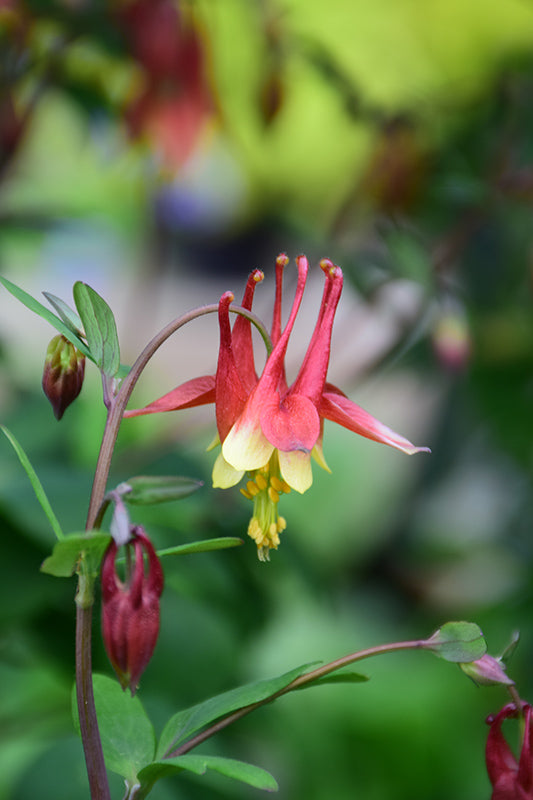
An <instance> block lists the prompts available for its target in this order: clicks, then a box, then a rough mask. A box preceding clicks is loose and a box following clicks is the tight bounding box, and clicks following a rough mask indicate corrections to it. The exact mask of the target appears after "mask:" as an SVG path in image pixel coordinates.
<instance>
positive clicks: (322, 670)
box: [165, 639, 426, 758]
mask: <svg viewBox="0 0 533 800" xmlns="http://www.w3.org/2000/svg"><path fill="white" fill-rule="evenodd" d="M425 646H426V640H425V639H415V640H413V641H406V642H392V643H391V644H381V645H377V646H376V647H369V648H367V649H366V650H359V651H358V652H357V653H351V654H350V655H348V656H343V657H342V658H338V659H337V660H336V661H331V662H330V663H329V664H324V665H323V666H320V667H317V668H316V669H314V670H312V671H311V672H306V673H305V675H300V676H299V677H298V678H295V679H294V680H293V681H291V683H289V684H288V685H287V686H285V687H284V688H283V689H280V690H279V692H276V693H275V694H273V695H271V696H270V697H266V698H265V699H264V700H259V701H258V702H257V703H251V704H250V705H249V706H244V708H239V709H238V711H233V712H232V713H231V714H228V716H227V717H223V718H222V719H220V720H218V722H215V724H214V725H210V726H209V727H208V728H206V729H205V730H204V731H202V732H201V733H198V734H197V735H196V736H193V737H192V738H191V739H189V741H187V742H185V743H184V744H182V745H180V746H179V747H177V748H176V749H175V750H173V751H172V752H171V753H169V754H168V755H165V758H175V757H176V756H182V755H184V754H185V753H188V752H189V751H190V750H192V749H193V748H195V747H197V746H198V745H199V744H201V743H202V742H205V740H206V739H209V738H210V737H211V736H214V735H215V734H216V733H218V732H219V731H221V730H223V729H224V728H227V727H228V725H231V724H232V723H233V722H237V720H239V719H242V717H245V716H246V715H247V714H250V713H251V712H252V711H255V710H256V709H257V708H260V707H261V706H264V705H267V704H268V703H271V702H272V701H273V700H277V698H278V697H281V696H282V695H284V694H287V693H288V692H292V691H294V690H295V689H301V688H303V687H304V686H306V685H307V684H309V683H312V682H313V681H316V680H318V678H323V677H324V676H325V675H329V673H330V672H334V671H335V670H337V669H340V668H341V667H345V666H348V664H354V663H355V662H356V661H363V659H365V658H371V657H372V656H379V655H382V654H384V653H394V652H396V651H397V650H420V649H423V648H424V647H425Z"/></svg>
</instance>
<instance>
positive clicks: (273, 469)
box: [241, 451, 291, 561]
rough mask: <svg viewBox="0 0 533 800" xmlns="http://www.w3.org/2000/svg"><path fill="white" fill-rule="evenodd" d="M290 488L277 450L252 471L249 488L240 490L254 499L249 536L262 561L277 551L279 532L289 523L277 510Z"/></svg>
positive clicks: (250, 498)
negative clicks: (272, 551)
mask: <svg viewBox="0 0 533 800" xmlns="http://www.w3.org/2000/svg"><path fill="white" fill-rule="evenodd" d="M290 490H291V487H290V486H289V485H288V484H287V483H286V482H285V481H284V480H283V478H282V477H281V476H280V473H279V462H278V457H277V453H276V452H275V451H274V454H273V455H272V457H271V459H270V461H269V462H268V464H266V466H264V467H261V469H256V470H254V471H253V472H251V473H250V479H249V480H248V481H247V483H246V489H241V493H242V494H243V495H244V496H245V497H247V498H248V500H253V502H254V513H253V516H252V519H251V520H250V524H249V525H248V536H250V537H251V538H252V539H253V540H254V542H255V543H256V545H257V555H258V557H259V560H260V561H269V560H270V556H269V553H270V550H271V549H274V550H277V548H278V545H279V534H280V533H281V532H282V531H284V530H285V528H286V527H287V523H286V521H285V519H284V517H280V515H279V513H278V503H279V499H280V496H281V495H282V494H288V492H290Z"/></svg>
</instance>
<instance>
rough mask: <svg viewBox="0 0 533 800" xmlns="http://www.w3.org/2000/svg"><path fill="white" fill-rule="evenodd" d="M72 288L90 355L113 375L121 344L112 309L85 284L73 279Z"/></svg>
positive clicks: (118, 365) (101, 368)
mask: <svg viewBox="0 0 533 800" xmlns="http://www.w3.org/2000/svg"><path fill="white" fill-rule="evenodd" d="M72 291H73V295H74V302H75V303H76V308H77V309H78V314H79V315H80V317H81V321H82V323H83V327H84V330H85V335H86V337H87V343H88V345H89V350H90V351H91V355H92V358H93V359H94V362H95V363H96V366H97V367H98V369H99V370H100V371H101V372H103V373H104V375H106V376H107V377H108V378H113V377H114V376H115V375H116V374H117V372H118V371H119V369H120V347H119V343H118V336H117V326H116V324H115V317H114V316H113V312H112V311H111V309H110V308H109V306H108V305H107V303H106V302H105V300H104V299H103V298H102V297H100V295H99V294H98V293H97V292H95V291H94V289H91V287H90V286H87V284H86V283H82V282H81V281H76V283H75V284H74V288H73V290H72Z"/></svg>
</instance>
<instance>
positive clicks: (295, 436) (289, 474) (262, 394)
mask: <svg viewBox="0 0 533 800" xmlns="http://www.w3.org/2000/svg"><path fill="white" fill-rule="evenodd" d="M287 262H288V258H287V256H285V255H280V256H279V257H278V259H277V261H276V296H275V301H274V315H273V321H272V335H271V338H272V344H273V349H272V352H271V353H270V355H269V356H268V358H267V361H266V364H265V367H264V369H263V372H262V374H261V377H260V378H258V377H257V375H256V372H255V367H254V360H253V349H252V335H251V326H250V322H249V320H247V319H245V318H244V317H242V316H239V317H238V318H237V320H236V321H235V324H234V326H233V330H231V327H230V322H229V306H230V303H231V302H232V301H233V294H232V293H231V292H226V293H225V294H223V295H222V297H221V299H220V303H219V326H220V349H219V358H218V367H217V373H216V375H214V376H203V377H201V378H195V379H193V380H192V381H188V382H187V383H184V384H182V385H181V386H179V387H178V388H177V389H174V390H173V391H172V392H169V394H167V395H164V397H161V398H159V400H156V401H155V402H153V403H151V404H150V405H148V406H146V407H145V408H143V409H139V410H136V411H130V412H127V414H126V415H127V416H135V415H139V414H151V413H155V412H158V411H171V410H176V409H182V408H191V407H192V406H197V405H202V404H204V403H212V402H214V403H215V409H216V419H217V428H218V437H219V439H220V442H221V444H222V450H221V453H220V454H219V456H218V458H217V460H216V462H215V465H214V469H213V486H215V487H219V488H222V489H226V488H228V487H230V486H234V485H235V484H236V483H238V482H239V481H240V480H241V478H242V477H243V476H244V474H245V473H248V475H249V480H248V482H247V484H246V488H245V489H241V492H242V493H243V494H244V495H245V496H246V497H248V498H250V499H253V501H254V512H253V517H252V519H251V522H250V525H249V528H248V533H249V535H250V536H251V537H252V539H254V541H255V542H256V544H257V549H258V554H259V558H260V559H261V560H265V559H268V555H269V550H270V549H271V548H274V549H276V548H277V546H278V544H279V534H280V533H281V531H282V530H284V528H285V527H286V522H285V520H284V519H283V517H280V516H279V514H278V502H279V499H280V495H281V494H283V493H285V492H289V491H290V490H291V489H295V490H296V491H298V492H305V491H306V490H307V489H308V488H309V487H310V486H311V483H312V480H313V476H312V472H311V457H313V458H314V459H315V460H316V461H317V463H318V464H319V465H320V466H321V467H323V468H324V469H326V470H328V471H329V468H328V466H327V464H326V462H325V460H324V456H323V453H322V434H323V427H324V420H325V419H329V420H332V421H333V422H337V423H338V424H339V425H342V426H343V427H345V428H348V430H351V431H354V432H355V433H358V434H359V435H360V436H365V437H366V438H368V439H373V440H374V441H376V442H382V443H383V444H388V445H390V446H391V447H395V448H397V449H398V450H402V451H403V452H404V453H409V454H412V453H416V452H419V451H421V450H426V451H427V449H428V448H425V447H415V446H414V445H413V444H411V442H409V441H408V440H407V439H405V438H404V437H403V436H400V435H399V434H397V433H395V432H394V431H392V430H391V429H390V428H387V427H386V426H385V425H383V424H382V423H381V422H378V420H376V419H375V418H374V417H372V416H371V415H370V414H368V413H367V412H366V411H364V410H363V409H362V408H360V406H357V405H355V403H352V401H351V400H349V399H348V398H347V397H346V395H345V394H344V393H343V392H342V391H341V390H340V389H338V388H337V387H336V386H332V385H331V384H330V383H327V382H326V373H327V369H328V363H329V355H330V346H331V333H332V328H333V320H334V317H335V311H336V309H337V304H338V302H339V298H340V295H341V292H342V282H343V277H342V270H341V269H340V268H339V267H337V266H335V265H334V264H333V263H332V262H331V261H330V260H329V259H323V260H322V261H321V263H320V266H321V268H322V270H323V272H324V275H325V286H324V293H323V296H322V303H321V306H320V311H319V314H318V320H317V323H316V326H315V330H314V333H313V335H312V337H311V341H310V343H309V347H308V349H307V353H306V355H305V357H304V360H303V364H302V366H301V368H300V371H299V373H298V375H297V376H296V380H295V381H294V383H293V384H292V385H291V386H290V387H289V386H288V384H287V381H286V377H285V354H286V352H287V345H288V343H289V338H290V335H291V332H292V329H293V327H294V322H295V320H296V317H297V314H298V310H299V308H300V303H301V300H302V296H303V292H304V288H305V283H306V280H307V272H308V264H307V259H306V258H305V256H299V257H298V258H297V259H296V263H297V266H298V284H297V287H296V294H295V297H294V301H293V304H292V309H291V312H290V315H289V319H288V321H287V324H286V326H285V328H284V329H283V330H282V328H281V300H282V280H283V268H284V267H285V266H286V264H287ZM262 279H263V273H262V272H259V270H256V271H255V272H253V273H252V274H251V276H250V277H249V279H248V283H247V287H246V292H245V295H244V299H243V306H244V307H245V308H247V309H251V307H252V299H253V293H254V288H255V285H256V284H257V283H258V282H259V281H261V280H262Z"/></svg>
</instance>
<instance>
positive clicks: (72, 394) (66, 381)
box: [43, 334, 85, 420]
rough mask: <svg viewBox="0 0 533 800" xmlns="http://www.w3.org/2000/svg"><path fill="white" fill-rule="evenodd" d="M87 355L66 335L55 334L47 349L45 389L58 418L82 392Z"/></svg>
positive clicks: (58, 418)
mask: <svg viewBox="0 0 533 800" xmlns="http://www.w3.org/2000/svg"><path fill="white" fill-rule="evenodd" d="M84 374H85V356H84V355H83V353H80V351H79V350H77V349H76V347H74V345H73V344H72V343H71V342H69V340H68V339H67V338H65V336H62V335H61V334H58V335H57V336H54V338H53V339H52V341H51V342H50V344H49V345H48V348H47V350H46V357H45V360H44V371H43V391H44V393H45V395H46V396H47V398H48V399H49V400H50V403H51V404H52V408H53V409H54V414H55V417H56V419H57V420H60V419H61V417H62V416H63V414H64V413H65V410H66V409H67V408H68V407H69V405H70V404H71V403H73V402H74V400H75V399H76V397H77V396H78V395H79V393H80V392H81V387H82V386H83V376H84Z"/></svg>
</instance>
